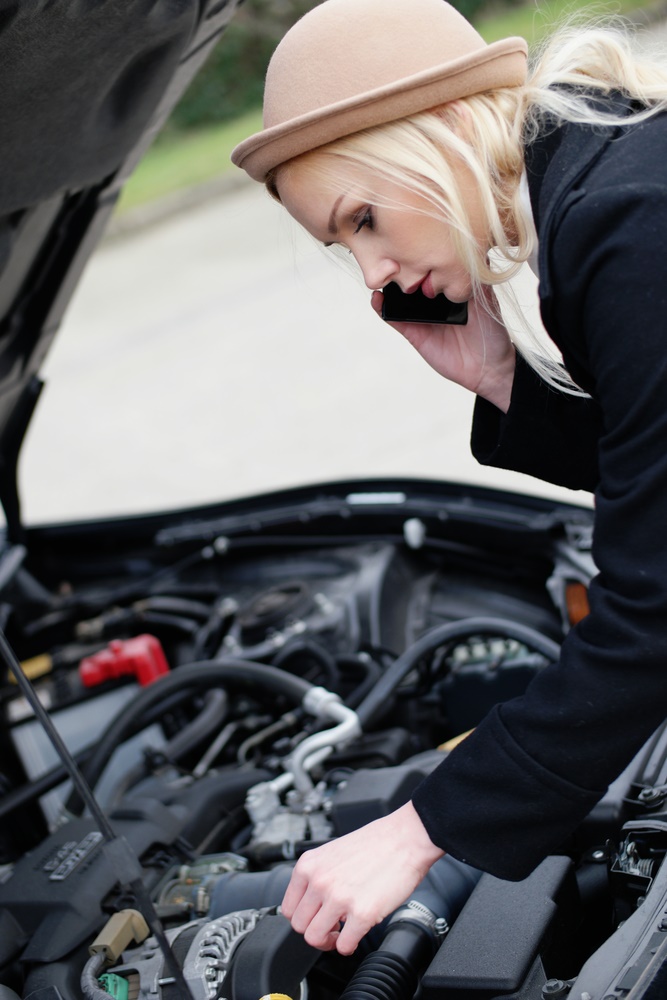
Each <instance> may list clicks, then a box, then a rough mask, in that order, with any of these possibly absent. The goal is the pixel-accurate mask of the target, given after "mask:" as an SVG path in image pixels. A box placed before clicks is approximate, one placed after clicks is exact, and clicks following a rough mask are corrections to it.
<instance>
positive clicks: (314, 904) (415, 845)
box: [282, 802, 444, 955]
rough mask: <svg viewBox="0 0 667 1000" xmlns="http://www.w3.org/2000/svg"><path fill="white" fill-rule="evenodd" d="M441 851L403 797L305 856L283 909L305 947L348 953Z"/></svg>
mask: <svg viewBox="0 0 667 1000" xmlns="http://www.w3.org/2000/svg"><path fill="white" fill-rule="evenodd" d="M443 853H444V852H443V851H441V850H440V848H439V847H436V846H435V844H433V842H432V841H431V840H430V838H429V836H428V834H427V833H426V830H425V829H424V826H423V824H422V822H421V820H420V819H419V816H418V815H417V812H416V811H415V808H414V806H413V805H412V803H411V802H408V803H406V805H404V806H401V808H400V809H397V810H396V811H395V812H393V813H390V815H389V816H383V817H382V818H381V819H378V820H375V821H374V822H373V823H369V824H368V825H367V826H364V827H362V828H361V829H360V830H355V831H354V832H353V833H350V834H348V835H347V836H345V837H340V838H339V839H338V840H334V841H332V842H331V843H330V844H325V845H324V846H323V847H318V848H316V849H315V850H312V851H308V852H307V853H306V854H304V855H303V856H302V857H301V858H300V859H299V861H298V862H297V864H296V867H295V868H294V872H293V873H292V879H291V881H290V884H289V885H288V887H287V891H286V892H285V898H284V899H283V902H282V912H283V914H284V915H285V916H286V917H287V918H288V919H289V920H290V921H291V923H292V927H293V928H294V930H295V931H298V932H299V933H300V934H303V936H304V938H305V939H306V942H307V943H308V944H309V945H312V946H313V947H314V948H321V949H322V950H323V951H329V950H331V949H333V948H336V949H337V950H338V951H339V952H340V954H341V955H351V954H352V952H353V951H354V950H355V948H356V947H357V945H358V943H359V941H360V940H361V938H362V937H363V936H364V934H366V933H367V932H368V931H369V930H370V929H371V927H373V926H374V925H375V924H377V923H379V922H380V921H381V920H383V919H384V918H385V917H386V916H388V914H390V913H393V911H394V910H395V909H396V908H397V907H398V906H400V905H401V903H404V902H405V901H406V899H408V898H409V896H410V893H411V892H412V891H413V889H414V888H415V887H416V886H417V885H419V883H420V882H421V880H422V879H423V878H424V876H425V875H426V872H427V871H428V869H429V868H430V867H431V865H432V864H433V863H434V862H435V861H437V860H438V858H441V857H442V855H443ZM341 925H343V926H342V927H341Z"/></svg>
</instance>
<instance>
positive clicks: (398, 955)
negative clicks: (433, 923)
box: [340, 923, 435, 1000]
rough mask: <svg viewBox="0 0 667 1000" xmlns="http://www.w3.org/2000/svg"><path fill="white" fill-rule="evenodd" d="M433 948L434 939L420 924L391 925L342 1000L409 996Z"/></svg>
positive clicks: (387, 999) (389, 999)
mask: <svg viewBox="0 0 667 1000" xmlns="http://www.w3.org/2000/svg"><path fill="white" fill-rule="evenodd" d="M434 951H435V942H434V939H433V938H431V937H430V935H429V932H428V931H427V930H426V928H424V927H423V926H422V925H421V924H417V923H415V924H401V925H400V926H399V927H397V928H395V929H394V928H392V929H390V930H389V932H388V934H387V936H386V938H385V939H384V941H383V942H382V945H381V948H380V950H378V951H374V952H372V953H371V954H370V955H368V956H367V957H366V958H365V959H364V960H363V962H362V963H361V965H360V966H359V968H358V969H357V971H356V972H355V973H354V975H353V976H352V979H351V980H350V981H349V983H348V984H347V986H346V987H345V989H344V990H343V992H342V993H341V995H340V1000H406V998H407V997H412V996H414V994H415V991H416V989H417V986H418V985H419V979H420V976H421V972H422V970H423V969H424V968H425V967H426V965H427V963H428V962H429V961H430V959H431V958H432V957H433V954H434Z"/></svg>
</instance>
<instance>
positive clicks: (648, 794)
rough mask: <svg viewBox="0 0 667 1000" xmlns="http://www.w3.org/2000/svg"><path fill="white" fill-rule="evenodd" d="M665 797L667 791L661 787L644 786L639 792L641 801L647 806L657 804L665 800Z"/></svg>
mask: <svg viewBox="0 0 667 1000" xmlns="http://www.w3.org/2000/svg"><path fill="white" fill-rule="evenodd" d="M664 797H665V793H664V790H663V789H661V788H642V790H641V792H640V793H639V801H640V802H642V803H643V804H644V805H645V806H654V805H657V804H658V803H659V802H662V801H663V799H664Z"/></svg>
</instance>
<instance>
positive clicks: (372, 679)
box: [336, 656, 382, 708]
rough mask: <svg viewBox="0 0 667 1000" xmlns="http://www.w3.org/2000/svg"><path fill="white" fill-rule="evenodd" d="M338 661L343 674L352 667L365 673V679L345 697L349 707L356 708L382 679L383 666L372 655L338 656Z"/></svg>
mask: <svg viewBox="0 0 667 1000" xmlns="http://www.w3.org/2000/svg"><path fill="white" fill-rule="evenodd" d="M336 663H337V664H338V668H339V669H340V670H341V672H342V673H343V674H345V672H346V671H347V670H348V669H350V668H352V670H359V671H360V672H361V673H362V674H363V675H364V677H363V680H362V681H361V682H360V683H359V684H358V685H357V687H356V688H355V689H354V691H352V692H351V694H350V695H348V697H347V698H346V699H345V704H346V705H347V707H348V708H356V707H357V705H360V704H361V702H362V701H363V700H364V698H365V697H366V695H367V694H369V692H370V691H372V690H373V688H374V687H375V685H376V684H377V682H378V681H379V680H380V677H381V676H382V667H381V666H380V664H379V663H377V662H376V661H375V660H374V659H372V658H371V657H370V656H337V657H336Z"/></svg>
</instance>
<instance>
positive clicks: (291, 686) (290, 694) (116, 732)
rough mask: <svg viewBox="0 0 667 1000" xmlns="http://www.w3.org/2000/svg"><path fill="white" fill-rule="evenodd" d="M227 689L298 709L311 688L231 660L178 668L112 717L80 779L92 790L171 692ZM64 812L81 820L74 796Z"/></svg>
mask: <svg viewBox="0 0 667 1000" xmlns="http://www.w3.org/2000/svg"><path fill="white" fill-rule="evenodd" d="M227 685H231V686H239V687H242V688H243V687H250V688H251V690H252V692H253V693H257V692H261V691H262V690H265V691H267V692H269V693H271V694H278V695H283V696H284V697H286V698H288V699H289V700H290V701H292V702H295V703H296V704H297V705H300V704H301V702H302V701H303V699H304V697H305V696H306V694H307V693H308V691H310V689H311V688H312V687H313V685H312V684H310V683H309V682H308V681H305V680H303V678H301V677H296V676H294V675H293V674H288V673H286V672H285V671H284V670H277V669H276V668H275V667H269V666H266V664H264V663H253V662H252V661H251V660H241V659H235V658H233V657H224V658H222V659H219V660H205V661H203V662H201V663H190V664H188V665H186V666H183V667H178V668H177V669H176V670H174V671H173V672H172V673H170V674H165V675H163V676H162V677H160V678H158V680H156V681H154V682H153V683H152V684H150V685H149V686H148V687H145V688H143V689H142V690H141V691H140V692H139V694H138V695H137V697H136V698H135V699H134V701H133V702H132V703H131V704H129V705H125V706H124V707H123V708H122V709H121V710H120V712H118V713H117V715H116V716H114V718H113V719H112V720H111V723H110V724H109V725H108V726H107V728H106V729H105V731H104V732H103V733H102V736H101V737H100V741H99V743H98V744H97V747H96V748H95V750H94V752H93V754H92V755H91V757H90V759H89V760H88V761H87V762H86V765H85V767H84V768H83V775H84V777H85V779H86V780H87V782H88V784H89V785H90V786H91V787H92V788H94V787H95V785H96V784H97V782H98V781H99V779H100V776H101V774H102V772H103V771H104V768H105V767H106V765H107V762H108V760H109V758H110V757H111V754H112V753H113V751H114V750H115V749H116V747H117V746H119V745H120V744H121V743H122V742H123V740H124V739H126V736H127V733H129V732H130V731H131V730H132V727H133V726H134V725H135V722H136V721H137V720H138V719H140V718H141V716H142V714H143V713H144V712H146V711H147V710H148V709H150V708H152V707H153V706H154V705H157V704H159V703H160V702H161V701H162V700H163V699H165V698H167V697H168V696H169V695H171V694H172V692H174V691H183V690H184V689H187V688H192V689H193V691H197V690H202V689H204V690H205V689H207V688H212V687H225V686H227ZM66 808H67V810H68V811H69V812H70V813H72V814H73V815H75V816H80V815H81V813H82V812H83V802H82V801H81V798H80V796H79V795H78V794H77V793H76V792H73V793H72V794H71V795H70V797H69V799H68V800H67V806H66Z"/></svg>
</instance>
